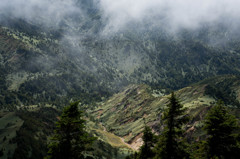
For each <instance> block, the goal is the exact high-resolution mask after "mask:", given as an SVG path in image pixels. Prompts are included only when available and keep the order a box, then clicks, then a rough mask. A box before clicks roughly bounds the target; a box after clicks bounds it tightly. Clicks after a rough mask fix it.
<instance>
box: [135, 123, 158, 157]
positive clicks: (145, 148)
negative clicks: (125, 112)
mask: <svg viewBox="0 0 240 159" xmlns="http://www.w3.org/2000/svg"><path fill="white" fill-rule="evenodd" d="M142 138H143V142H144V143H143V145H142V146H141V148H140V152H139V155H138V158H139V159H150V158H153V157H154V155H155V154H154V152H153V147H154V145H155V143H156V137H155V135H154V134H153V133H152V130H151V128H150V127H148V126H145V129H144V131H143V137H142Z"/></svg>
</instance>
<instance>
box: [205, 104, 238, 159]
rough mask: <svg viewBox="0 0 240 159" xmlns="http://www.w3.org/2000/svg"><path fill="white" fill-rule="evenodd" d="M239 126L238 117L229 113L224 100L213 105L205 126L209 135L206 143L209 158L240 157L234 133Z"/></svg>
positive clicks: (231, 158) (232, 158) (229, 158)
mask: <svg viewBox="0 0 240 159" xmlns="http://www.w3.org/2000/svg"><path fill="white" fill-rule="evenodd" d="M237 128H238V124H237V119H236V118H235V117H234V116H233V115H231V114H230V113H229V111H228V109H227V108H226V107H225V106H223V103H222V102H218V104H217V105H215V106H213V107H212V109H211V110H210V111H209V112H208V114H207V116H206V120H205V126H204V129H205V130H206V131H207V135H208V137H207V140H206V143H205V150H206V152H207V158H219V159H222V158H223V159H225V158H228V159H235V158H239V155H240V148H239V147H238V145H237V138H236V134H234V132H236V131H237Z"/></svg>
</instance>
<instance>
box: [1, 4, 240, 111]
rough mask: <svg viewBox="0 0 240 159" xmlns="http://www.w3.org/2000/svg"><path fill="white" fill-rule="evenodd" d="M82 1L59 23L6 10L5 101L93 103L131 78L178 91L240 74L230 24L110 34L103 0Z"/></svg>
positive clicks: (9, 104) (236, 41)
mask: <svg viewBox="0 0 240 159" xmlns="http://www.w3.org/2000/svg"><path fill="white" fill-rule="evenodd" d="M76 3H77V5H76V7H78V8H79V9H81V8H85V9H83V10H82V12H81V13H79V12H76V13H72V14H69V15H66V16H64V17H63V18H62V19H60V21H59V22H58V23H56V24H51V25H50V24H49V25H44V24H42V21H47V19H46V18H47V17H43V15H41V14H39V15H38V16H37V17H36V18H35V20H32V21H31V20H28V19H24V18H18V17H15V16H12V15H7V14H5V13H1V16H0V17H1V20H0V26H1V29H0V51H1V55H0V67H1V78H0V82H1V83H0V87H1V92H3V93H2V94H4V96H2V97H0V102H1V107H5V108H8V109H12V107H16V106H18V107H19V106H22V105H32V104H34V105H36V104H39V103H40V104H43V105H44V104H46V103H48V104H54V105H57V106H63V105H65V104H66V103H67V102H68V101H69V100H71V99H72V100H78V99H81V100H82V101H84V102H86V103H91V102H94V101H100V100H101V99H102V98H103V97H109V96H110V95H112V94H113V93H115V92H117V91H119V90H121V88H123V87H124V86H127V85H129V84H142V83H145V84H148V85H150V86H151V87H155V88H165V89H166V88H168V89H172V90H176V89H180V88H183V87H185V86H188V85H189V84H192V83H195V82H198V81H200V80H202V79H205V78H208V77H214V76H216V75H224V74H231V75H239V74H240V64H239V60H240V49H239V43H240V41H239V39H240V38H239V37H240V36H239V34H237V33H236V34H235V32H233V31H231V30H229V28H227V27H226V24H224V23H223V24H216V25H206V26H204V27H201V28H199V29H196V30H187V29H182V30H180V31H179V32H178V33H174V34H172V33H169V32H168V31H166V29H165V28H164V26H163V27H159V28H151V27H140V28H139V29H136V28H138V26H139V24H138V23H134V22H133V23H132V24H131V25H129V27H128V28H127V29H125V30H122V31H119V32H116V33H111V34H110V33H109V34H103V31H104V28H105V26H106V25H107V24H106V23H107V22H106V19H105V18H103V13H102V11H101V10H100V9H99V8H98V7H97V5H96V4H94V3H93V1H91V2H88V3H87V2H86V1H76ZM41 19H42V21H41ZM219 39H221V40H220V41H219Z"/></svg>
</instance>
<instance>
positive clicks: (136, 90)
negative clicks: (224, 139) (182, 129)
mask: <svg viewBox="0 0 240 159" xmlns="http://www.w3.org/2000/svg"><path fill="white" fill-rule="evenodd" d="M239 82H240V80H239V76H219V77H216V78H212V79H208V80H204V81H201V82H199V83H197V84H194V85H191V86H188V87H185V88H183V89H180V90H178V91H176V92H175V93H176V96H177V97H178V98H179V99H180V101H181V103H182V104H183V105H184V107H187V108H188V110H187V114H188V115H190V117H191V121H190V122H189V123H188V125H187V126H186V131H187V132H188V133H187V136H188V138H189V139H191V140H195V139H196V137H198V138H199V137H202V135H204V134H203V132H202V130H201V127H202V123H203V119H204V116H205V114H206V113H207V111H208V110H209V109H210V108H211V106H213V105H214V104H215V103H216V101H217V100H218V99H222V98H218V97H217V96H215V94H209V92H208V89H209V87H214V88H216V90H217V92H221V91H222V90H224V85H228V91H231V92H232V93H231V94H228V97H226V98H223V100H224V99H228V100H225V103H226V104H232V105H229V107H232V108H233V109H232V110H233V113H236V114H237V116H238V117H239V102H240V98H239V91H240V83H239ZM219 84H221V85H222V86H223V87H220V86H219ZM223 95H224V96H225V94H224V92H223ZM168 97H169V95H163V94H162V93H161V92H159V91H156V90H155V91H153V90H152V89H151V88H150V87H149V86H147V85H131V86H129V87H127V88H126V89H125V90H124V91H122V92H120V93H118V94H115V95H114V96H113V97H111V98H110V99H109V100H107V101H106V102H104V103H102V104H100V105H98V107H97V108H96V109H95V110H94V112H93V113H94V114H95V117H96V118H98V121H100V122H102V123H103V124H104V126H105V127H106V128H107V131H109V132H112V133H114V134H116V135H117V136H121V137H123V138H124V139H125V141H126V142H128V143H129V144H131V145H132V146H135V147H136V148H138V147H139V146H140V145H141V139H140V138H141V136H142V131H143V129H144V125H145V124H144V123H146V124H147V125H149V126H151V127H152V128H153V130H154V131H155V132H156V133H159V131H160V130H161V124H160V123H161V114H162V112H164V109H165V107H166V104H167V103H168ZM229 99H230V100H229ZM232 99H234V100H232ZM228 101H235V102H234V103H228ZM237 108H238V109H237ZM194 138H195V139H194Z"/></svg>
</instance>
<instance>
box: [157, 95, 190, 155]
mask: <svg viewBox="0 0 240 159" xmlns="http://www.w3.org/2000/svg"><path fill="white" fill-rule="evenodd" d="M184 113H185V109H184V108H183V105H182V104H180V102H179V100H178V99H177V98H176V96H175V94H174V93H172V94H171V97H170V98H169V104H168V105H167V110H166V111H165V113H164V115H163V118H162V120H163V121H164V125H165V127H164V130H163V133H162V134H161V135H160V140H159V143H158V145H157V146H156V153H157V155H156V156H155V158H157V159H159V158H160V159H182V158H188V153H187V151H186V144H185V142H184V139H183V129H182V126H183V124H185V123H186V122H187V121H188V119H189V117H188V116H187V115H184Z"/></svg>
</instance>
